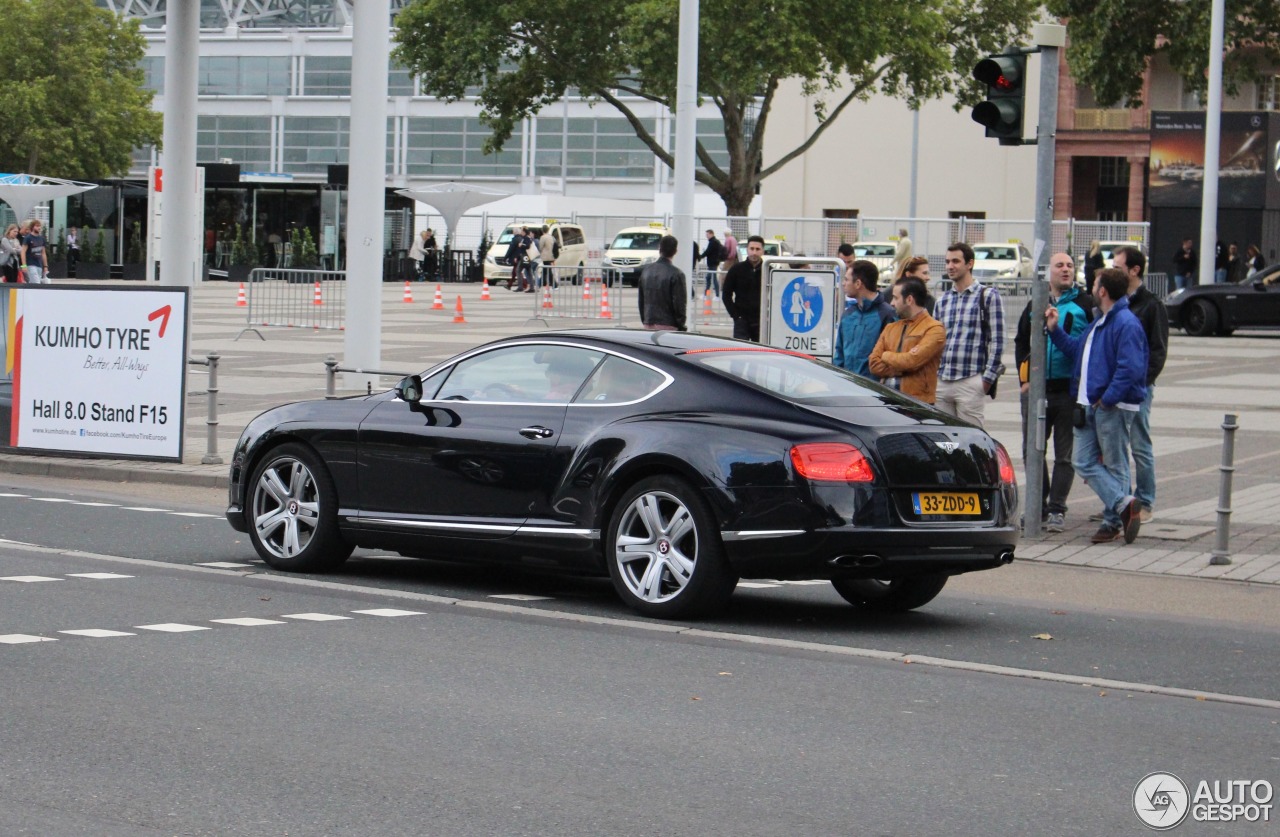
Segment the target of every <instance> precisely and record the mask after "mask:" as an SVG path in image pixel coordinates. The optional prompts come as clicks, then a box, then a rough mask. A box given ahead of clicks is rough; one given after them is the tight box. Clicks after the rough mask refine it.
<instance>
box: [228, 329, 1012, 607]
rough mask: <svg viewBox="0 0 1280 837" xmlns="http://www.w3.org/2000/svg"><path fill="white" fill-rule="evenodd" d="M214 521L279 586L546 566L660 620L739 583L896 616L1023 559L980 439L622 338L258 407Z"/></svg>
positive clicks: (836, 393) (832, 376)
mask: <svg viewBox="0 0 1280 837" xmlns="http://www.w3.org/2000/svg"><path fill="white" fill-rule="evenodd" d="M227 519H228V520H229V521H230V522H231V525H232V526H234V527H235V528H236V529H238V530H240V531H242V532H248V533H249V536H250V538H251V540H252V542H253V545H254V547H255V548H256V549H257V551H258V554H259V555H261V556H262V558H263V560H264V561H266V562H267V564H269V565H270V566H272V567H275V568H277V569H281V570H295V571H304V572H314V571H321V570H325V569H329V568H333V567H336V566H337V565H338V564H340V563H341V562H343V561H344V560H346V559H347V557H348V556H349V555H350V554H351V551H352V548H353V547H354V546H368V547H376V548H381V549H390V550H395V551H398V552H400V553H402V554H405V555H412V556H421V557H435V558H446V559H460V558H464V559H466V560H489V561H497V562H516V563H527V564H529V565H533V566H553V567H560V568H563V569H566V570H571V571H577V572H586V573H597V574H602V575H603V574H605V573H607V574H608V575H609V576H611V578H612V580H613V583H614V586H615V587H616V588H617V591H618V593H619V595H620V596H621V597H622V598H623V599H624V600H625V601H626V602H627V604H629V605H630V606H631V607H633V608H634V609H636V610H637V611H639V612H640V613H643V614H646V615H649V616H658V617H683V616H693V615H697V614H700V613H705V612H707V611H710V610H713V609H715V608H716V607H717V606H719V605H722V604H723V603H724V602H725V600H726V599H727V598H728V596H729V594H730V593H731V592H732V591H733V589H734V586H735V584H736V583H737V580H738V579H739V578H740V577H747V578H774V579H829V580H830V581H831V582H832V584H833V585H834V586H835V589H836V590H837V591H838V592H839V593H840V595H842V596H843V597H844V598H845V599H847V600H848V601H849V602H851V603H853V604H855V605H858V606H862V607H867V608H871V609H880V610H906V609H910V608H915V607H919V606H921V605H923V604H925V603H927V602H929V601H930V600H932V599H933V598H934V596H936V595H937V594H938V592H939V591H940V590H941V589H942V587H943V585H944V584H945V583H946V581H947V578H948V576H951V575H956V574H958V573H964V572H969V571H972V570H984V569H990V568H993V567H998V566H1001V565H1002V564H1007V563H1009V562H1010V561H1011V560H1013V551H1014V548H1015V547H1016V546H1017V543H1018V530H1017V528H1016V526H1017V485H1016V482H1015V478H1014V472H1013V466H1012V464H1011V462H1010V460H1009V456H1008V454H1007V453H1006V451H1005V450H1004V448H1003V447H1001V445H1000V444H999V443H997V442H996V441H995V440H994V439H992V438H991V437H990V436H988V435H987V434H986V433H984V432H983V431H982V430H980V429H978V428H976V427H973V426H972V425H969V424H966V423H964V422H962V421H960V420H958V419H955V418H952V417H950V416H948V415H946V414H944V413H941V412H939V411H937V410H934V409H933V408H932V407H930V406H928V405H925V404H922V403H920V402H917V401H914V400H912V399H910V398H907V397H905V396H903V395H901V394H899V393H897V392H896V391H894V390H892V389H889V388H887V387H882V386H880V385H878V384H875V383H872V382H870V381H867V380H864V379H862V378H858V377H856V376H853V375H851V374H849V373H846V372H844V371H843V370H840V369H837V368H835V367H833V366H830V365H828V364H826V363H822V362H820V361H818V360H815V359H813V358H811V357H809V356H807V355H801V354H797V353H794V352H785V351H781V350H777V349H771V348H768V347H762V346H759V345H756V344H752V343H744V342H739V341H735V340H726V339H722V338H715V337H708V336H703V335H697V334H686V333H681V332H648V331H624V330H619V329H600V330H584V331H565V332H552V333H545V334H540V335H537V336H523V337H513V338H508V339H505V340H499V341H496V342H494V343H490V344H488V345H485V346H481V347H479V348H476V349H473V350H471V351H468V352H465V353H463V354H461V355H459V356H457V357H455V358H453V359H451V360H448V361H446V362H444V363H442V364H440V365H439V366H436V367H434V368H432V369H430V370H428V371H426V372H424V373H423V374H422V375H421V376H419V375H413V376H411V377H408V378H406V379H404V380H403V381H401V382H400V383H399V385H397V386H396V388H395V389H394V390H391V391H389V392H383V393H379V394H374V395H367V396H358V397H352V398H346V399H340V400H330V401H308V402H300V403H296V404H289V405H286V406H282V407H276V408H275V409H272V410H269V411H267V412H265V413H263V414H262V415H260V416H258V417H257V418H255V419H254V420H253V421H252V422H250V423H249V426H248V427H246V428H245V431H244V433H243V435H241V437H240V440H239V442H238V443H237V444H236V448H235V453H234V458H233V461H232V464H231V490H230V507H229V508H228V510H227Z"/></svg>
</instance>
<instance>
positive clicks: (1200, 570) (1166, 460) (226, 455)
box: [0, 282, 1280, 584]
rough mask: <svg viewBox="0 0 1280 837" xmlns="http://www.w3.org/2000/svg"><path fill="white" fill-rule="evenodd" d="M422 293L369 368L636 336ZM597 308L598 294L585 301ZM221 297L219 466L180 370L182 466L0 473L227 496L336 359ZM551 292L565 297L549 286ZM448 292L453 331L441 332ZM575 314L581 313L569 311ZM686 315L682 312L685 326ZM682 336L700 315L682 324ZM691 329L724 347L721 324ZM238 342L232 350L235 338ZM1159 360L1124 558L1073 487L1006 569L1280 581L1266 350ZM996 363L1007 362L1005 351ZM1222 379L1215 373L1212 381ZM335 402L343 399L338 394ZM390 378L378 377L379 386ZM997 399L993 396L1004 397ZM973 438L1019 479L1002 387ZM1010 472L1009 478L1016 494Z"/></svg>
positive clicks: (1229, 342)
mask: <svg viewBox="0 0 1280 837" xmlns="http://www.w3.org/2000/svg"><path fill="white" fill-rule="evenodd" d="M435 287H436V286H435V285H434V284H429V283H415V284H413V286H412V291H413V297H414V302H413V303H405V302H404V301H403V294H404V285H403V284H395V283H386V284H384V285H383V288H382V325H383V328H382V334H383V345H382V360H381V364H380V368H382V369H384V370H391V371H397V372H401V371H402V372H405V373H412V372H420V371H422V370H423V369H426V368H427V367H428V366H430V365H431V364H432V363H435V362H437V361H439V360H443V359H445V358H448V357H450V356H452V355H454V354H456V353H458V352H459V351H462V350H464V349H466V348H470V347H472V346H476V345H479V344H481V343H484V342H487V341H489V340H494V339H498V338H501V337H506V336H509V335H512V334H519V333H523V332H528V331H535V332H537V331H545V330H547V329H549V328H562V327H563V328H573V327H582V326H617V325H629V326H636V325H638V317H637V315H636V312H635V304H636V303H635V296H634V293H635V292H634V290H633V289H625V290H623V291H621V293H619V290H618V289H616V288H615V289H610V306H611V310H612V314H613V317H612V318H611V319H608V320H603V319H595V320H587V319H581V318H570V317H564V318H561V317H559V316H557V315H558V314H559V313H560V312H561V311H567V310H571V309H570V308H569V307H568V306H567V305H561V306H560V307H559V308H555V309H551V310H546V309H543V308H542V307H541V306H542V298H541V295H540V294H515V293H511V292H508V291H506V290H504V289H503V288H501V287H493V288H491V291H490V294H491V296H492V299H491V300H488V301H481V300H480V286H479V285H477V284H445V285H443V286H442V297H443V300H444V303H445V306H444V308H443V310H438V309H437V310H433V309H432V302H433V296H434V292H435ZM593 291H594V300H595V304H597V305H598V297H599V288H598V287H597V288H593ZM236 292H237V286H236V285H235V284H233V283H222V282H207V283H204V284H203V285H201V286H199V287H197V288H196V289H195V290H194V291H193V293H192V309H193V326H192V334H191V337H190V356H191V357H192V358H197V359H203V358H204V357H205V355H207V354H208V353H209V352H211V351H217V352H218V353H219V354H220V355H221V360H220V362H219V367H218V390H219V391H218V420H219V424H218V433H217V437H218V447H217V454H218V456H219V457H220V458H221V459H222V460H223V464H203V463H202V459H204V458H205V456H206V453H207V450H206V437H207V425H206V419H207V398H208V392H207V383H206V382H207V377H206V376H207V374H208V372H207V369H206V368H205V367H202V366H189V367H188V369H189V371H190V377H189V378H188V384H187V387H188V393H187V412H186V436H185V441H184V450H185V452H184V455H183V461H182V462H180V463H177V462H174V463H169V462H143V461H135V460H104V459H84V458H77V457H57V456H36V455H16V454H10V453H5V452H3V451H4V449H0V472H7V473H12V474H27V475H43V476H53V477H60V478H65V479H96V480H107V481H117V482H159V483H170V484H175V485H187V486H197V487H209V488H225V487H226V486H227V474H228V465H229V462H230V459H231V451H232V447H233V445H234V444H235V441H236V439H237V437H238V436H239V434H240V431H241V429H242V428H243V427H244V425H245V424H246V423H247V422H248V421H249V420H251V419H252V418H253V417H254V416H256V415H257V414H258V413H260V412H262V411H263V410H265V409H267V408H269V407H272V406H275V405H277V404H283V403H286V402H289V401H299V400H305V399H312V398H323V397H324V387H325V367H324V359H325V358H326V357H327V356H328V355H334V356H335V357H337V358H338V359H339V360H341V359H342V357H343V355H344V347H343V341H344V338H345V334H344V332H341V331H332V330H317V329H298V328H263V327H258V329H257V331H258V332H260V333H261V334H262V336H263V338H264V339H261V340H260V339H259V338H258V336H257V335H256V334H255V333H254V332H252V331H248V332H246V331H245V327H246V320H245V314H244V311H245V309H244V308H238V307H236ZM557 293H558V294H561V295H564V296H565V301H568V294H575V295H580V294H581V289H580V288H576V289H571V288H570V287H569V286H562V287H561V289H560V291H558V292H557ZM459 295H461V297H462V300H463V305H464V309H465V319H466V322H465V323H454V322H453V318H454V314H455V311H454V306H455V304H456V300H457V298H458V296H459ZM572 310H575V311H580V310H582V306H580V305H579V306H576V307H575V308H574V309H572ZM699 312H700V306H699V307H698V308H693V307H691V312H690V313H691V314H695V315H696V314H697V313H699ZM692 319H693V321H694V322H695V323H697V322H699V321H700V319H701V318H700V317H697V316H694V317H693V318H692ZM698 330H701V331H704V332H707V333H712V334H722V335H725V336H728V333H729V331H730V329H729V328H728V327H727V326H725V325H711V326H705V327H703V326H699V327H698ZM237 338H239V339H237ZM1170 343H1171V345H1170V352H1169V356H1170V359H1169V363H1168V365H1167V367H1166V369H1165V372H1164V374H1163V375H1162V376H1161V379H1160V384H1159V386H1158V387H1157V395H1156V403H1155V408H1154V409H1153V411H1152V423H1153V434H1154V442H1155V449H1156V455H1157V476H1158V478H1159V482H1158V491H1157V494H1158V498H1157V508H1156V519H1155V520H1154V521H1152V522H1151V523H1149V524H1147V525H1145V526H1143V527H1142V532H1141V535H1140V536H1139V539H1138V540H1137V541H1136V542H1135V543H1133V544H1132V545H1123V544H1120V545H1115V544H1105V545H1093V544H1090V543H1089V537H1090V536H1091V535H1092V534H1093V532H1094V530H1095V529H1096V528H1097V524H1096V523H1091V522H1089V521H1088V520H1087V517H1088V515H1089V514H1090V513H1091V512H1093V511H1095V510H1096V507H1097V499H1096V498H1095V496H1094V495H1093V492H1092V491H1090V490H1089V488H1088V487H1087V486H1085V485H1084V484H1083V483H1082V482H1081V481H1080V480H1079V479H1077V480H1076V483H1075V486H1074V488H1073V490H1072V494H1071V498H1070V511H1069V512H1068V515H1067V524H1068V528H1067V531H1065V532H1062V533H1060V534H1044V535H1042V536H1041V537H1040V538H1038V539H1035V540H1032V539H1029V538H1024V539H1023V541H1022V544H1021V545H1020V546H1019V548H1018V552H1017V555H1018V558H1019V559H1020V560H1032V561H1042V562H1046V563H1058V564H1073V565H1078V566H1089V567H1099V568H1108V569H1119V570H1127V571H1133V572H1141V573H1155V574H1163V575H1175V576H1193V577H1201V578H1226V579H1231V580H1236V581H1250V582H1260V583H1267V584H1280V552H1277V551H1276V550H1275V547H1274V544H1275V543H1276V542H1277V536H1280V531H1277V530H1278V529H1280V526H1277V522H1276V514H1275V509H1277V508H1278V507H1280V477H1273V476H1271V474H1280V444H1277V443H1278V442H1280V436H1277V434H1280V422H1277V421H1275V416H1274V411H1276V410H1280V374H1271V373H1270V371H1269V370H1270V363H1271V358H1273V357H1274V354H1275V341H1274V339H1268V338H1267V337H1265V336H1264V337H1247V336H1240V333H1237V336H1235V337H1231V338H1201V339H1192V338H1187V337H1185V336H1182V335H1181V333H1175V334H1174V335H1171V341H1170ZM1006 351H1008V352H1012V340H1010V341H1008V346H1007V348H1006ZM1224 370H1230V373H1231V374H1226V373H1224ZM341 378H342V376H341V375H339V383H338V386H339V394H348V395H350V394H355V392H357V391H356V390H345V391H344V390H342V388H341V387H342V381H341ZM395 380H396V379H395V378H394V377H384V378H383V379H382V385H383V386H384V387H390V386H392V385H393V384H394V383H395ZM1006 390H1007V391H1006ZM1224 412H1234V413H1237V414H1238V415H1239V416H1240V426H1241V429H1240V431H1239V432H1237V434H1236V436H1237V438H1236V457H1235V462H1236V468H1237V470H1236V472H1235V475H1234V480H1235V493H1234V498H1233V514H1232V523H1231V540H1230V557H1231V561H1232V563H1231V564H1229V565H1225V566H1211V565H1210V564H1209V558H1210V554H1211V551H1212V549H1213V547H1214V526H1215V521H1216V516H1217V514H1216V512H1217V489H1218V480H1219V475H1218V465H1219V461H1220V457H1221V450H1220V448H1221V442H1222V431H1221V429H1220V425H1221V422H1222V417H1223V413H1224ZM986 416H987V421H986V424H987V430H988V431H989V432H991V433H992V435H994V436H995V437H996V438H998V439H999V440H1000V441H1001V442H1002V443H1004V445H1005V447H1006V448H1007V449H1008V450H1009V453H1010V455H1011V456H1013V458H1014V462H1015V465H1016V466H1017V467H1018V468H1019V471H1021V465H1022V463H1021V459H1020V451H1021V419H1020V414H1019V407H1018V401H1017V388H1016V387H1014V386H1010V387H1007V388H1006V387H1002V388H1001V397H1000V398H999V399H998V400H997V401H995V402H992V403H990V404H988V405H987V412H986ZM1022 476H1023V475H1022V474H1021V473H1019V480H1020V481H1021V482H1024V481H1023V479H1022Z"/></svg>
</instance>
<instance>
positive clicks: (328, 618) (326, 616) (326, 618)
mask: <svg viewBox="0 0 1280 837" xmlns="http://www.w3.org/2000/svg"><path fill="white" fill-rule="evenodd" d="M280 618H281V619H305V620H306V621H308V622H336V621H337V620H339V619H348V620H349V619H350V618H351V617H350V616H337V615H335V614H332V613H286V614H284V615H283V616H281V617H280Z"/></svg>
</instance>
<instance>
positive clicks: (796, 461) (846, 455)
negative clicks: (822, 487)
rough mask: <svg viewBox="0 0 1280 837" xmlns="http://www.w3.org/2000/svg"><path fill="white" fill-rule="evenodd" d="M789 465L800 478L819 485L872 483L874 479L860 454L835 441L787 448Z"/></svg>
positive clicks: (858, 451)
mask: <svg viewBox="0 0 1280 837" xmlns="http://www.w3.org/2000/svg"><path fill="white" fill-rule="evenodd" d="M791 464H792V465H794V466H795V469H796V473H797V474H799V475H800V476H802V477H804V478H805V479H809V480H816V481H819V482H874V481H875V478H876V475H875V472H873V471H872V470H871V463H870V462H868V461H867V458H866V457H865V456H863V455H862V451H860V450H858V449H857V448H856V447H854V446H853V445H846V444H842V443H838V442H822V443H815V444H808V445H796V446H795V447H793V448H792V449H791Z"/></svg>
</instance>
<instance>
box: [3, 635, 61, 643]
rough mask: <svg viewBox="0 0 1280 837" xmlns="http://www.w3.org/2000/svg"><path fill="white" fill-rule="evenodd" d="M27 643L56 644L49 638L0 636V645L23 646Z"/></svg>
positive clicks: (54, 640)
mask: <svg viewBox="0 0 1280 837" xmlns="http://www.w3.org/2000/svg"><path fill="white" fill-rule="evenodd" d="M28 642H57V640H56V639H54V638H53V637H51V636H32V635H31V634H0V645H25V644H27V643H28Z"/></svg>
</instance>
